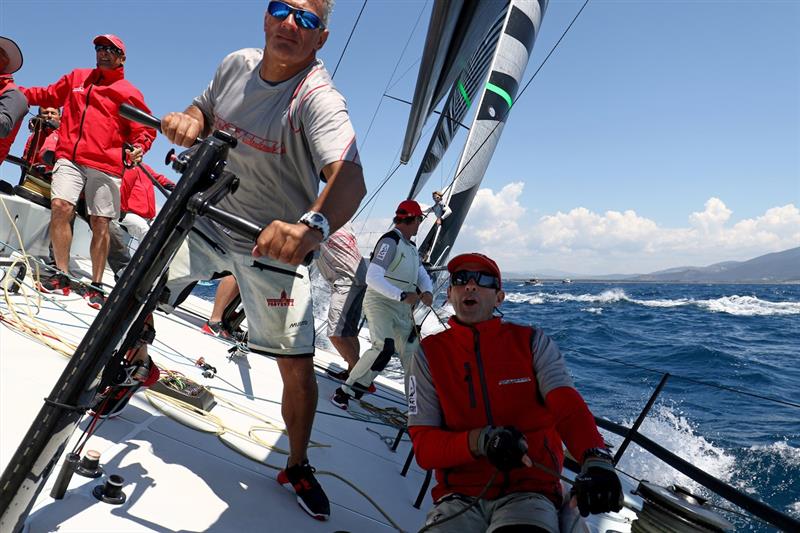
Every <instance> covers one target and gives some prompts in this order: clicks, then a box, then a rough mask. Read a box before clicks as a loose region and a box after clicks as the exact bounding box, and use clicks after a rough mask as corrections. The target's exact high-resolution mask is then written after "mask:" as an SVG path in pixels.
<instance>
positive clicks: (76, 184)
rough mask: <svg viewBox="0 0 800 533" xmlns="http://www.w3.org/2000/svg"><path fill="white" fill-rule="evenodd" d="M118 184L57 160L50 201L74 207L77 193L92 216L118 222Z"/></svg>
mask: <svg viewBox="0 0 800 533" xmlns="http://www.w3.org/2000/svg"><path fill="white" fill-rule="evenodd" d="M121 182H122V180H121V179H120V178H117V177H116V176H112V175H111V174H106V173H105V172H101V171H99V170H97V169H94V168H90V167H87V166H83V165H76V164H75V163H73V162H72V161H70V160H69V159H64V158H61V159H59V160H58V161H56V164H55V166H54V167H53V181H52V184H51V186H50V198H58V199H61V200H65V201H67V202H69V203H71V204H72V205H77V203H78V198H80V196H81V192H84V193H85V196H86V211H87V212H88V213H89V214H90V215H93V216H97V217H106V218H113V219H117V218H119V210H120V207H119V206H120V204H119V202H120V200H119V187H120V183H121Z"/></svg>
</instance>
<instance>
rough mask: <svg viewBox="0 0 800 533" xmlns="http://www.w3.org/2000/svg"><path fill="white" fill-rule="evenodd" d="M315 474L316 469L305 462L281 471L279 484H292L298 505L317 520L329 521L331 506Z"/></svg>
mask: <svg viewBox="0 0 800 533" xmlns="http://www.w3.org/2000/svg"><path fill="white" fill-rule="evenodd" d="M314 472H316V469H315V468H314V467H313V466H311V465H310V464H308V460H305V461H303V462H302V463H300V464H296V465H294V466H290V467H288V468H284V469H283V470H281V471H280V472H279V473H278V483H280V484H281V485H289V484H290V485H291V486H292V488H294V491H295V493H296V494H297V503H299V504H300V507H302V508H303V510H304V511H305V512H307V513H308V514H310V515H311V516H312V517H313V518H315V519H317V520H327V519H328V518H330V516H331V504H330V502H329V501H328V496H326V495H325V491H324V490H322V486H320V484H319V482H318V481H317V478H315V477H314Z"/></svg>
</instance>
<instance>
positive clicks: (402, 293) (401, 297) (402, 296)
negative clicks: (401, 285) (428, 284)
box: [400, 291, 408, 302]
mask: <svg viewBox="0 0 800 533" xmlns="http://www.w3.org/2000/svg"><path fill="white" fill-rule="evenodd" d="M406 296H408V293H407V292H406V291H403V292H401V293H400V301H401V302H402V301H403V300H405V299H406Z"/></svg>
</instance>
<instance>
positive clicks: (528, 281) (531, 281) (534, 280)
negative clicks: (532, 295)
mask: <svg viewBox="0 0 800 533" xmlns="http://www.w3.org/2000/svg"><path fill="white" fill-rule="evenodd" d="M522 283H523V284H524V285H541V284H542V282H541V281H539V280H538V279H537V278H531V279H526V280H525V281H523V282H522Z"/></svg>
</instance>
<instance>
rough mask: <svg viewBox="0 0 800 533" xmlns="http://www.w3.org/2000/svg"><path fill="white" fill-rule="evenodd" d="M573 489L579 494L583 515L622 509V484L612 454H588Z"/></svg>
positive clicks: (579, 507) (579, 503)
mask: <svg viewBox="0 0 800 533" xmlns="http://www.w3.org/2000/svg"><path fill="white" fill-rule="evenodd" d="M606 453H608V452H606ZM572 491H573V492H574V493H575V495H576V496H577V499H578V509H579V510H580V512H581V516H589V513H591V514H598V513H606V512H608V511H619V510H620V509H622V485H621V484H620V482H619V478H618V477H617V473H616V472H615V471H614V465H613V463H612V462H611V460H610V455H609V458H606V457H597V456H591V455H589V454H587V457H586V458H585V459H584V461H583V466H582V467H581V473H580V474H579V475H578V477H576V478H575V484H574V485H573V487H572Z"/></svg>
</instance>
